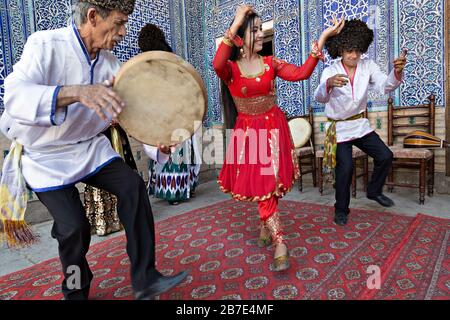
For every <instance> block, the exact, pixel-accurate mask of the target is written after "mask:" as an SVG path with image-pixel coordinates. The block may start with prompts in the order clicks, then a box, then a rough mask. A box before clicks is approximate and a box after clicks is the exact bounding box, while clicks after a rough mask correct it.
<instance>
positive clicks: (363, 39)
mask: <svg viewBox="0 0 450 320" xmlns="http://www.w3.org/2000/svg"><path fill="white" fill-rule="evenodd" d="M372 41H373V30H372V29H369V27H368V26H367V24H366V23H365V22H363V21H361V20H358V19H353V20H350V21H348V20H347V21H345V26H344V28H343V29H342V31H341V32H340V33H339V34H337V35H335V36H333V37H330V38H328V39H327V41H326V42H325V48H326V49H327V51H328V53H329V54H330V56H331V58H333V59H336V58H337V57H340V56H342V52H343V51H351V50H356V51H359V52H361V53H366V52H367V50H368V49H369V46H370V45H371V43H372Z"/></svg>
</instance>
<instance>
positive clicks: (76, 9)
mask: <svg viewBox="0 0 450 320" xmlns="http://www.w3.org/2000/svg"><path fill="white" fill-rule="evenodd" d="M91 8H93V9H95V11H97V12H98V14H99V15H100V16H101V17H102V18H103V19H106V18H107V17H108V16H109V14H110V13H111V10H109V9H105V8H102V7H99V6H96V5H95V4H92V3H89V2H83V1H81V2H77V3H75V4H74V5H73V6H72V19H73V22H74V23H75V26H76V27H78V28H79V27H81V25H83V24H84V23H86V21H87V13H88V11H89V9H91Z"/></svg>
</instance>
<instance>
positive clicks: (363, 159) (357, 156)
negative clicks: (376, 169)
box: [316, 109, 369, 198]
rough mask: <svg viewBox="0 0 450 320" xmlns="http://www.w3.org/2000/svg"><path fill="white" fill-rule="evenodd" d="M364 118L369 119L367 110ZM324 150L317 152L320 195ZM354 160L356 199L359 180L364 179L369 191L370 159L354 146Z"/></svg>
mask: <svg viewBox="0 0 450 320" xmlns="http://www.w3.org/2000/svg"><path fill="white" fill-rule="evenodd" d="M364 117H365V118H367V117H368V112H367V109H366V111H364ZM323 153H324V152H323V150H317V151H316V161H317V165H316V167H317V175H318V177H319V192H320V195H322V194H323V170H322V169H323V168H322V166H323ZM352 160H353V174H352V197H353V198H356V182H357V179H358V178H360V177H362V178H363V186H364V192H366V190H367V185H368V181H369V157H368V156H367V154H365V153H364V152H363V151H362V150H360V149H359V148H357V147H355V146H353V148H352ZM358 164H360V165H361V169H362V170H361V171H360V172H359V173H358V170H357V168H358Z"/></svg>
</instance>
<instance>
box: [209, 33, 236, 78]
mask: <svg viewBox="0 0 450 320" xmlns="http://www.w3.org/2000/svg"><path fill="white" fill-rule="evenodd" d="M232 49H233V48H232V47H230V46H229V45H227V44H226V43H224V42H223V41H222V43H221V44H220V46H219V48H218V49H217V52H216V55H215V56H214V60H213V67H214V70H215V71H216V73H217V75H218V76H219V78H220V79H222V80H223V81H225V82H229V81H230V80H231V75H232V73H231V66H230V64H229V61H228V59H229V58H230V55H231V50H232Z"/></svg>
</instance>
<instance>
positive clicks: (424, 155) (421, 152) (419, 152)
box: [389, 146, 433, 159]
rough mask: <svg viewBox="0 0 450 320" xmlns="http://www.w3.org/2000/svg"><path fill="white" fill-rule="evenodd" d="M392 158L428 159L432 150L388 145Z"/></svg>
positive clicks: (431, 154)
mask: <svg viewBox="0 0 450 320" xmlns="http://www.w3.org/2000/svg"><path fill="white" fill-rule="evenodd" d="M389 149H391V151H392V153H393V154H394V158H402V159H429V158H431V157H432V156H433V152H431V151H430V150H428V149H425V148H403V147H401V146H390V147H389Z"/></svg>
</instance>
